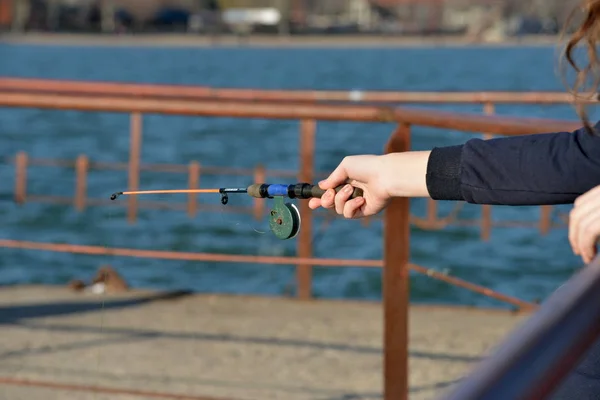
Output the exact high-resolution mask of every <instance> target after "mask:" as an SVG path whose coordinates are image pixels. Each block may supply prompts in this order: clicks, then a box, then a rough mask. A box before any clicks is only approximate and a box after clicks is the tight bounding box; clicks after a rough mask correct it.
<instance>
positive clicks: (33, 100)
mask: <svg viewBox="0 0 600 400" xmlns="http://www.w3.org/2000/svg"><path fill="white" fill-rule="evenodd" d="M0 106H4V107H26V108H41V109H54V110H79V111H88V112H106V111H110V112H120V113H129V114H131V131H130V132H131V133H130V135H131V136H130V138H131V145H130V157H129V162H128V163H127V165H126V168H127V170H128V177H129V181H128V189H129V190H136V189H138V186H139V173H140V171H141V170H142V168H143V165H142V163H141V160H140V158H141V157H140V148H141V140H142V139H141V137H142V114H144V113H157V114H167V115H186V116H213V117H217V116H225V117H243V118H270V119H300V120H301V121H302V122H301V129H300V143H299V154H300V170H299V171H298V173H297V175H296V176H297V177H298V179H299V181H307V182H312V181H314V178H315V176H316V172H315V171H314V167H313V165H312V164H313V163H312V160H313V154H314V147H315V144H314V141H315V132H316V126H317V121H318V120H336V121H357V122H359V121H360V122H388V123H393V124H396V125H397V128H396V130H395V131H394V132H393V134H392V135H391V137H390V139H389V141H388V144H387V146H386V148H385V152H388V153H389V152H402V151H407V150H409V149H410V139H411V126H412V125H422V126H427V127H435V128H441V129H455V130H461V131H467V132H478V133H488V134H499V135H521V134H533V133H545V132H550V131H556V130H574V129H577V128H579V127H580V124H579V123H578V122H574V121H573V122H572V121H562V120H548V119H522V118H500V117H494V116H485V115H468V114H460V113H450V112H441V111H432V110H421V109H408V108H392V107H381V106H373V105H348V104H329V105H326V106H325V105H313V104H307V103H306V104H287V103H285V102H284V103H254V102H244V101H229V100H226V101H215V100H210V99H203V100H195V101H190V100H182V99H157V98H135V97H125V96H123V97H117V96H115V95H105V96H98V95H90V94H68V93H59V94H53V93H47V92H43V91H39V92H34V91H33V90H29V91H15V90H11V91H8V90H5V91H1V90H0ZM46 162H47V160H46ZM52 162H54V161H52ZM14 163H15V165H16V174H17V179H16V184H15V196H16V199H17V201H20V202H24V201H25V200H26V199H28V198H29V199H30V200H31V196H30V195H27V190H26V179H25V178H22V177H24V176H26V175H27V165H28V157H27V155H26V154H25V153H20V154H18V155H17V157H16V158H15V159H14ZM90 165H94V164H93V163H91V162H90V161H89V159H88V158H87V157H86V156H81V157H80V158H79V159H78V160H77V161H76V163H75V168H76V171H77V177H78V178H77V186H76V190H75V194H74V196H73V197H72V198H69V199H65V198H53V199H51V200H49V199H48V198H43V197H37V200H39V201H56V202H64V203H71V202H73V203H74V204H75V205H76V207H78V208H79V209H82V208H83V207H85V206H86V205H88V204H92V203H94V201H93V200H91V199H88V198H86V196H85V193H86V180H85V178H84V177H85V174H86V171H87V170H88V168H89V167H90ZM96 165H97V164H96ZM121 167H125V165H124V164H121ZM179 168H181V167H177V168H174V169H179ZM188 168H189V174H190V185H191V186H193V185H194V184H195V183H194V182H197V180H196V177H198V176H199V173H200V171H201V168H200V167H199V165H198V164H192V165H190V166H189V167H188ZM261 173H264V170H263V172H261ZM259 175H260V174H259V173H255V179H258V178H256V177H257V176H259ZM33 200H36V198H35V197H34V198H33ZM194 204H195V202H194V201H193V199H192V200H190V199H188V204H187V209H188V212H195V211H194V210H197V208H194V207H196V205H194ZM154 205H155V204H154ZM140 206H152V204H151V203H142V202H138V200H137V198H136V197H135V196H132V197H130V198H129V199H128V203H127V207H128V219H129V221H130V222H134V221H135V216H136V210H137V209H138V207H140ZM190 210H191V211H190ZM254 211H255V212H258V211H256V210H254ZM300 211H301V213H302V214H303V229H302V230H301V232H300V234H299V237H298V240H297V243H298V245H297V253H298V257H257V256H250V255H248V256H239V255H225V254H205V253H181V252H167V251H157V250H139V249H117V248H105V247H99V246H79V245H68V244H53V243H38V242H29V241H16V240H10V239H4V240H2V241H0V246H1V247H11V248H20V249H31V250H46V251H57V252H70V253H82V254H96V255H100V254H102V255H115V256H130V257H152V258H165V259H179V260H198V261H209V260H210V261H234V262H249V263H255V262H258V263H271V264H279V263H281V264H296V265H297V285H298V296H299V297H300V298H303V299H308V298H310V291H311V290H310V282H311V274H312V269H311V267H312V266H313V265H330V266H332V265H338V266H350V265H355V266H368V267H383V307H384V321H385V322H384V324H385V326H384V332H385V335H384V348H385V351H384V393H385V399H386V400H390V399H406V396H407V394H408V353H407V350H408V299H409V287H408V273H409V271H410V270H411V269H412V270H414V271H417V272H425V273H427V274H428V275H430V273H429V271H428V270H427V269H425V268H423V267H418V266H415V265H412V264H410V263H409V251H410V234H409V232H410V231H409V229H410V213H409V201H408V199H394V200H393V201H392V202H391V204H390V206H389V207H388V208H387V210H386V212H385V214H384V231H385V242H384V258H383V261H381V260H333V259H319V258H314V257H313V256H312V248H311V237H312V222H313V213H312V212H311V210H310V209H309V208H308V205H307V204H306V203H305V202H303V203H301V204H300ZM398 221H402V223H398ZM431 275H434V276H436V275H435V274H431ZM439 275H441V276H436V277H437V278H441V277H442V276H443V274H439ZM447 278H449V277H446V278H444V280H446V281H447V282H449V283H452V284H458V285H462V286H463V287H469V285H471V286H470V288H471V289H475V290H481V291H482V292H483V293H484V294H486V295H490V296H494V297H496V298H501V296H503V295H500V294H498V293H495V292H493V291H491V290H489V289H485V288H481V287H478V286H477V285H472V284H469V283H466V282H464V281H460V280H457V279H455V278H450V279H447ZM503 300H504V301H508V302H513V304H518V306H520V307H521V308H522V309H528V310H532V309H535V307H536V306H535V305H534V304H531V303H527V302H522V301H518V300H517V302H516V303H515V299H511V298H509V297H508V296H504V298H503Z"/></svg>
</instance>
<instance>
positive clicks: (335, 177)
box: [319, 162, 348, 190]
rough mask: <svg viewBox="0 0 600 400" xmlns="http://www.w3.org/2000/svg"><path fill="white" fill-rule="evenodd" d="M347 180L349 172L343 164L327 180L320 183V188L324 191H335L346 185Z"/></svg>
mask: <svg viewBox="0 0 600 400" xmlns="http://www.w3.org/2000/svg"><path fill="white" fill-rule="evenodd" d="M347 180H348V171H346V167H345V166H344V163H343V162H342V163H340V165H338V166H337V168H336V169H335V170H333V172H332V173H331V174H330V175H329V176H328V177H327V178H326V179H324V180H322V181H321V182H319V187H320V188H321V189H324V190H327V189H334V188H336V187H338V186H339V185H341V184H343V183H346V181H347Z"/></svg>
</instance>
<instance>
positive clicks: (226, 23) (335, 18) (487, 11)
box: [0, 0, 579, 38]
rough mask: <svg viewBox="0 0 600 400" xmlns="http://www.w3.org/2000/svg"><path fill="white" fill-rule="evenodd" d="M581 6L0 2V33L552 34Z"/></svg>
mask: <svg viewBox="0 0 600 400" xmlns="http://www.w3.org/2000/svg"><path fill="white" fill-rule="evenodd" d="M577 4H579V0H0V28H1V29H7V27H12V29H13V30H16V31H23V30H42V31H43V30H61V31H92V32H94V31H108V32H118V31H121V30H136V31H156V30H163V31H187V32H193V33H205V32H212V31H215V30H218V31H220V32H227V31H229V32H231V31H234V32H244V33H251V32H257V31H261V32H280V33H288V32H289V33H293V34H303V33H329V34H344V33H362V34H370V33H372V34H382V33H383V34H398V35H407V34H411V35H427V34H448V33H454V34H468V35H471V36H473V37H475V38H479V37H498V38H501V37H503V36H506V35H519V34H537V33H545V34H547V33H556V32H558V31H559V30H560V27H562V25H563V24H564V22H565V19H566V16H567V15H568V14H569V12H570V10H572V9H573V8H574V7H576V5H577Z"/></svg>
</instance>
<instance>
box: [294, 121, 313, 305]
mask: <svg viewBox="0 0 600 400" xmlns="http://www.w3.org/2000/svg"><path fill="white" fill-rule="evenodd" d="M316 127H317V123H316V121H315V120H303V121H302V122H301V124H300V171H299V174H298V180H299V182H306V183H312V181H313V179H314V175H315V174H314V153H315V132H316ZM299 205H300V214H301V215H302V229H300V233H299V234H298V247H297V251H298V257H303V258H305V257H306V258H310V257H312V222H313V221H312V211H311V209H310V208H309V207H308V202H307V201H301V202H300V203H299ZM296 287H297V291H296V296H297V297H298V298H300V299H302V300H308V299H310V298H311V297H312V266H311V265H298V266H296Z"/></svg>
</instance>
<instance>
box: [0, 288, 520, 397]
mask: <svg viewBox="0 0 600 400" xmlns="http://www.w3.org/2000/svg"><path fill="white" fill-rule="evenodd" d="M155 297H156V294H153V293H150V292H139V291H136V292H130V293H128V294H126V295H119V296H115V295H92V294H88V293H85V294H76V293H73V292H70V291H69V290H67V289H66V288H62V287H45V286H44V287H31V286H28V287H17V288H2V289H0V324H1V325H2V326H1V327H0V329H1V331H0V335H1V337H2V340H1V341H0V398H2V399H6V400H21V399H23V400H38V399H40V400H41V399H43V400H55V399H61V400H62V399H69V400H71V399H82V400H100V399H102V400H104V399H114V400H140V399H151V398H152V397H149V396H133V395H128V396H122V395H115V394H99V393H90V392H85V391H79V392H73V391H67V390H61V389H59V388H51V389H49V388H31V387H25V386H18V385H12V384H2V383H1V382H2V379H4V378H18V379H29V380H36V381H44V382H54V383H61V384H74V385H93V386H101V387H111V388H121V389H123V388H124V389H133V390H143V391H158V392H163V393H172V394H180V395H187V396H190V398H201V396H207V397H209V396H212V397H215V398H233V399H241V400H254V399H264V400H268V399H286V400H308V399H310V400H359V399H364V400H375V399H380V398H381V387H382V355H381V338H382V309H381V306H380V305H378V304H372V303H350V302H348V303H346V302H310V303H300V302H296V301H293V300H286V299H268V298H266V299H260V298H244V297H225V296H222V297H221V296H207V295H190V296H181V297H175V298H166V299H156V298H155ZM102 299H104V301H102ZM523 318H525V317H518V316H513V315H511V314H509V313H503V312H489V311H469V310H466V309H434V308H426V307H413V308H412V309H411V315H410V323H411V326H410V357H411V358H410V368H411V376H410V384H411V399H416V400H421V399H423V400H424V399H434V398H436V395H439V394H440V393H442V391H443V390H445V389H447V388H448V387H449V385H451V384H452V383H453V382H455V381H456V380H457V379H458V378H460V377H461V376H462V375H463V374H465V373H467V372H468V371H469V368H470V367H471V366H472V365H473V362H476V361H477V360H478V359H479V357H480V356H481V355H482V354H484V353H485V352H486V351H487V350H488V349H490V348H491V347H492V346H494V345H495V344H496V343H497V342H498V341H499V340H501V339H502V337H503V336H504V335H505V334H507V333H508V332H509V331H510V330H512V329H513V328H514V327H515V325H516V324H517V323H518V322H519V321H521V320H522V319H523ZM194 396H196V397H194ZM156 398H158V397H156ZM171 398H175V397H171ZM181 398H184V397H181Z"/></svg>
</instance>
